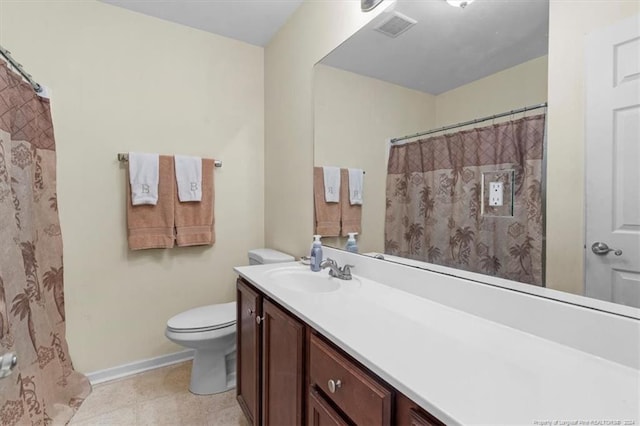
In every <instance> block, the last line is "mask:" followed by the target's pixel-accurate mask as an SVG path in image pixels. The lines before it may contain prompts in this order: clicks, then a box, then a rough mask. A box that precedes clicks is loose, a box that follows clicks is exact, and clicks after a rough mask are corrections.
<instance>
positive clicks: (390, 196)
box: [385, 114, 545, 285]
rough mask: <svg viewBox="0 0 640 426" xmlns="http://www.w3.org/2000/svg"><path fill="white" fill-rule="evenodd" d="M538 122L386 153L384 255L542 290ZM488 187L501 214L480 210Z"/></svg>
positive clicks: (540, 126) (442, 138)
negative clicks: (497, 188) (497, 192)
mask: <svg viewBox="0 0 640 426" xmlns="http://www.w3.org/2000/svg"><path fill="white" fill-rule="evenodd" d="M544 122H545V116H544V114H543V115H536V116H532V117H525V118H522V119H518V120H512V121H509V122H505V123H501V124H496V125H490V126H486V127H481V128H476V129H473V130H465V131H461V132H457V133H451V134H446V135H442V136H436V137H431V138H427V139H423V140H418V141H415V142H411V143H407V144H404V145H398V146H392V147H391V151H390V155H389V164H388V170H387V184H386V203H387V204H386V207H387V208H386V219H385V252H386V253H388V254H392V255H398V256H402V257H407V258H411V259H416V260H422V261H425V262H429V263H435V264H440V265H445V266H450V267H453V268H458V269H464V270H467V271H472V272H479V273H483V274H489V275H494V276H497V277H501V278H506V279H510V280H516V281H520V282H525V283H530V284H535V285H542V284H543V276H542V275H543V271H542V247H543V245H542V244H543V222H542V219H543V211H542V156H543V142H544V127H545V124H544ZM483 174H484V175H483ZM510 177H512V178H513V179H510ZM483 179H484V184H485V186H486V189H485V190H484V191H483V190H482V183H483ZM492 181H497V182H503V184H504V188H505V190H504V202H505V204H506V205H505V206H503V207H490V206H489V205H488V204H489V203H488V201H489V195H488V192H489V191H488V187H489V182H492ZM511 190H513V194H514V196H513V210H512V211H511V209H510V206H509V203H510V198H511V197H510V193H511Z"/></svg>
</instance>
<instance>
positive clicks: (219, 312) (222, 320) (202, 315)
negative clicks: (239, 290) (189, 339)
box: [167, 302, 236, 333]
mask: <svg viewBox="0 0 640 426" xmlns="http://www.w3.org/2000/svg"><path fill="white" fill-rule="evenodd" d="M235 324H236V302H229V303H221V304H217V305H207V306H201V307H199V308H193V309H189V310H188V311H185V312H182V313H180V314H178V315H176V316H174V317H172V318H170V319H169V321H167V330H169V331H172V332H174V333H202V332H205V331H213V330H221V329H224V328H228V327H233V326H235Z"/></svg>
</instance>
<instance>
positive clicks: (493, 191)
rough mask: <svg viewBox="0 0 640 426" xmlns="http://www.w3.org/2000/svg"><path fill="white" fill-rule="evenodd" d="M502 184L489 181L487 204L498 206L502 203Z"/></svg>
mask: <svg viewBox="0 0 640 426" xmlns="http://www.w3.org/2000/svg"><path fill="white" fill-rule="evenodd" d="M503 194H504V184H503V183H502V182H489V205H490V206H492V207H499V206H501V205H502V198H503Z"/></svg>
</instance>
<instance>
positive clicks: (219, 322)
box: [165, 249, 295, 395]
mask: <svg viewBox="0 0 640 426" xmlns="http://www.w3.org/2000/svg"><path fill="white" fill-rule="evenodd" d="M293 260H295V259H294V258H293V256H289V255H288V254H285V253H282V252H279V251H277V250H272V249H255V250H250V251H249V264H250V265H262V264H267V263H280V262H291V261H293ZM236 315H237V313H236V302H229V303H220V304H216V305H207V306H201V307H198V308H193V309H189V310H188V311H185V312H182V313H180V314H178V315H176V316H174V317H171V318H170V319H169V321H167V328H166V329H165V336H166V337H167V338H168V339H169V340H171V341H172V342H174V343H176V344H178V345H181V346H185V347H187V348H192V349H195V351H196V353H195V356H194V359H193V365H192V367H191V382H190V383H189V390H190V391H191V392H192V393H195V394H198V395H209V394H214V393H220V392H225V391H227V390H230V389H233V388H235V386H236Z"/></svg>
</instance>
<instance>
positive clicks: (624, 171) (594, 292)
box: [585, 15, 640, 307]
mask: <svg viewBox="0 0 640 426" xmlns="http://www.w3.org/2000/svg"><path fill="white" fill-rule="evenodd" d="M586 55H587V60H586V65H587V71H586V73H587V77H586V96H587V108H586V247H585V249H586V252H585V267H586V271H585V272H586V273H585V279H586V283H585V290H586V295H587V296H589V297H595V298H598V299H602V300H607V301H611V302H615V303H620V304H624V305H629V306H635V307H640V15H639V16H634V17H632V18H629V19H625V20H623V21H620V22H619V23H617V24H615V25H613V26H611V27H607V28H605V29H603V30H600V31H597V32H595V33H593V34H590V35H589V36H588V38H587V50H586ZM594 245H595V246H594ZM607 247H608V249H611V250H612V251H607ZM596 252H597V253H596Z"/></svg>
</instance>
